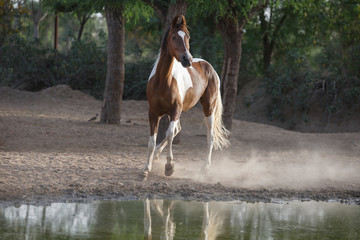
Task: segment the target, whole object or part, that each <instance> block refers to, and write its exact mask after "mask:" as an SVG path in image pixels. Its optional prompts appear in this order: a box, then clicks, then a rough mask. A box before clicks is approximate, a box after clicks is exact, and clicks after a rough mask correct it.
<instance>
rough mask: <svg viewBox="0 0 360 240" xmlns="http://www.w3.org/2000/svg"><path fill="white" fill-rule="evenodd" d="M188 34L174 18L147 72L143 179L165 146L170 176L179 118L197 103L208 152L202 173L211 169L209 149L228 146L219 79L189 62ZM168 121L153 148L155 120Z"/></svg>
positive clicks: (197, 63)
mask: <svg viewBox="0 0 360 240" xmlns="http://www.w3.org/2000/svg"><path fill="white" fill-rule="evenodd" d="M189 39H190V36H189V31H188V29H187V26H186V20H185V17H184V16H182V15H180V16H176V17H175V18H174V19H173V21H172V24H171V26H170V28H169V29H168V31H167V32H166V34H165V36H164V39H163V41H162V44H161V50H160V53H159V55H158V58H157V60H156V62H155V64H154V67H153V69H152V71H151V74H150V77H149V81H148V84H147V88H146V95H147V99H148V102H149V124H150V138H149V144H148V156H147V161H146V164H145V168H144V177H145V179H146V178H147V176H148V174H149V173H150V171H151V169H152V163H153V160H154V159H158V158H159V155H160V153H161V152H162V151H163V149H164V148H165V147H166V145H169V152H168V156H167V163H166V165H165V175H166V176H170V175H171V174H173V172H174V162H173V153H172V142H173V139H174V137H175V136H176V135H177V134H178V133H179V132H180V130H181V126H180V115H181V113H182V112H183V111H187V110H189V109H190V108H192V107H193V106H194V105H195V104H196V103H197V102H198V101H199V100H200V102H201V105H202V107H203V111H204V114H205V124H206V126H207V141H208V152H207V158H206V160H205V164H204V167H203V170H205V171H207V170H209V169H210V165H211V153H212V149H213V147H214V148H215V149H222V148H223V147H226V146H228V145H229V141H228V135H229V132H228V131H227V130H226V128H225V127H224V125H223V122H222V111H223V107H222V102H221V96H220V79H219V76H218V74H217V73H216V72H215V70H214V68H213V67H212V66H211V65H210V64H209V63H208V62H206V61H205V60H203V59H200V58H193V57H192V55H191V54H190V52H189V49H190V47H189ZM165 114H166V115H168V116H169V117H170V124H169V128H168V129H167V131H166V137H165V139H164V140H163V141H162V142H161V143H160V144H159V145H158V146H156V135H157V132H158V125H159V120H160V118H161V117H162V116H163V115H165Z"/></svg>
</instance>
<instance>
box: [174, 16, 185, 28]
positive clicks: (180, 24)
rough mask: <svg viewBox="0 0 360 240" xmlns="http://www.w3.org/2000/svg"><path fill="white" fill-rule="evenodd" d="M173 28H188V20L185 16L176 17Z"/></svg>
mask: <svg viewBox="0 0 360 240" xmlns="http://www.w3.org/2000/svg"><path fill="white" fill-rule="evenodd" d="M172 26H173V27H176V28H183V27H185V26H186V20H185V17H184V15H178V16H176V17H174V19H173V22H172Z"/></svg>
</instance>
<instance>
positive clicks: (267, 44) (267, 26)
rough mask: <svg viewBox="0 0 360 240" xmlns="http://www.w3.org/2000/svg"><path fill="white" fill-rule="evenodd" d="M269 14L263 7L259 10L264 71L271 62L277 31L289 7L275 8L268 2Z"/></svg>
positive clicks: (287, 14)
mask: <svg viewBox="0 0 360 240" xmlns="http://www.w3.org/2000/svg"><path fill="white" fill-rule="evenodd" d="M268 13H269V16H268V17H267V16H266V14H265V9H264V8H263V9H262V10H261V11H260V14H259V18H260V27H261V31H262V34H263V36H262V42H263V70H264V71H266V70H267V69H268V68H269V66H270V63H271V56H272V53H273V50H274V47H275V44H276V42H277V38H278V36H279V31H280V29H281V27H282V26H283V24H284V22H285V19H286V18H287V17H288V16H289V15H290V9H289V8H286V7H283V8H276V6H275V5H274V3H272V4H270V7H269V9H268Z"/></svg>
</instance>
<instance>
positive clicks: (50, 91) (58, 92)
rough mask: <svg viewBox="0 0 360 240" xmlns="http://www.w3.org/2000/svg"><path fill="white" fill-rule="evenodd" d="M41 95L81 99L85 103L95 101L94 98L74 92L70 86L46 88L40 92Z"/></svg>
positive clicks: (61, 85)
mask: <svg viewBox="0 0 360 240" xmlns="http://www.w3.org/2000/svg"><path fill="white" fill-rule="evenodd" d="M38 93H39V94H40V95H45V96H49V97H56V98H73V99H80V100H83V101H87V100H94V98H93V97H91V96H89V95H87V94H85V93H83V92H81V91H79V90H73V89H71V87H70V86H69V85H63V84H60V85H57V86H54V87H50V88H46V89H44V90H41V91H40V92H38Z"/></svg>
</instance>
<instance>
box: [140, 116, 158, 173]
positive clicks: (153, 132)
mask: <svg viewBox="0 0 360 240" xmlns="http://www.w3.org/2000/svg"><path fill="white" fill-rule="evenodd" d="M159 120H160V117H158V116H156V115H155V114H154V113H153V112H151V111H150V110H149V124H150V137H149V143H148V156H147V160H146V163H145V167H144V177H145V179H146V178H147V177H148V175H149V173H150V172H151V169H152V164H153V158H154V152H155V147H156V136H157V132H158V126H159Z"/></svg>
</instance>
